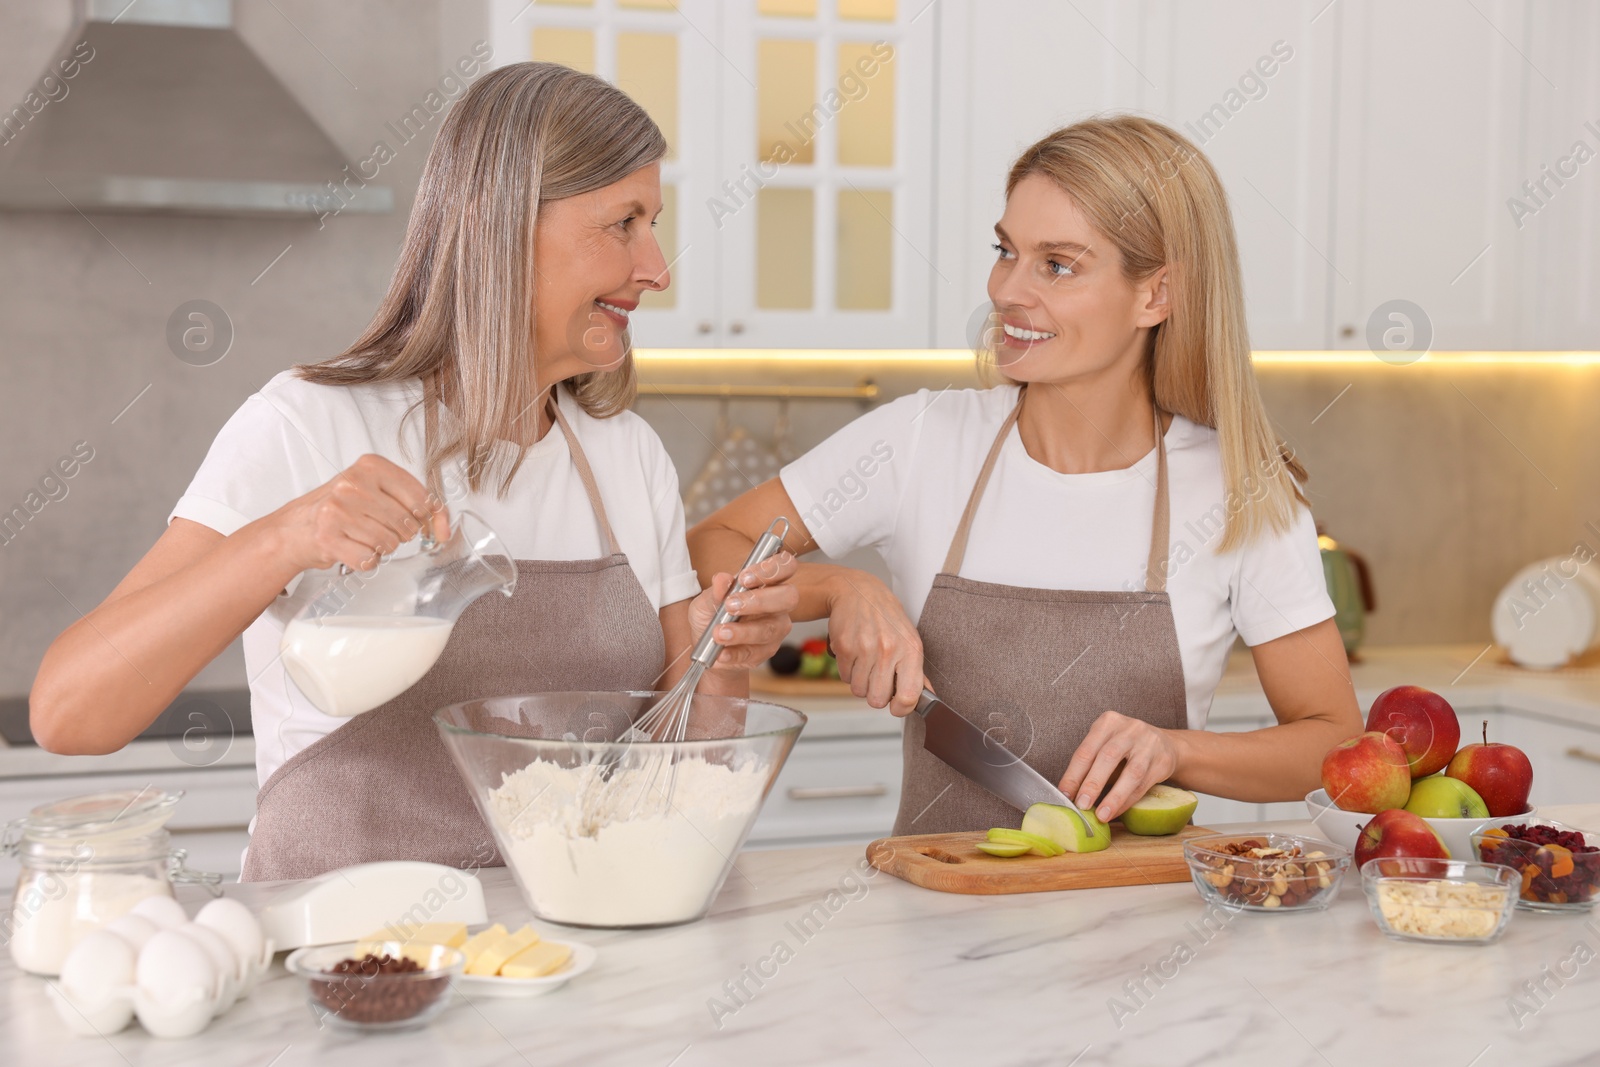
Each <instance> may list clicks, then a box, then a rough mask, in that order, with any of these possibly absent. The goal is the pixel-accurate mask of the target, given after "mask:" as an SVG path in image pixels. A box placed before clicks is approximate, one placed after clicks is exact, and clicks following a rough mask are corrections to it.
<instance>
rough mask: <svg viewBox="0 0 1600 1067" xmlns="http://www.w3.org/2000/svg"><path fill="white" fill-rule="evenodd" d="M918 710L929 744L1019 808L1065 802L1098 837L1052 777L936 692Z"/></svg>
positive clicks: (924, 740) (926, 694) (925, 742)
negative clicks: (973, 722)
mask: <svg viewBox="0 0 1600 1067" xmlns="http://www.w3.org/2000/svg"><path fill="white" fill-rule="evenodd" d="M917 714H918V715H920V716H922V721H923V724H924V729H923V737H922V747H923V748H925V749H927V750H928V751H929V752H932V753H933V754H934V755H935V756H937V757H939V759H941V760H943V761H944V762H945V763H947V764H949V765H950V766H951V767H953V768H955V769H956V770H958V771H960V772H961V773H962V774H963V775H965V776H966V777H968V778H970V779H972V780H973V781H974V782H976V783H978V784H979V785H981V786H983V788H985V789H987V790H988V791H989V792H991V793H993V794H994V795H995V796H997V797H999V798H1000V799H1001V800H1003V801H1005V802H1006V803H1007V804H1010V805H1011V806H1012V807H1013V808H1016V809H1017V810H1018V811H1027V810H1028V807H1029V805H1032V804H1059V805H1061V806H1062V807H1064V808H1069V809H1071V811H1072V812H1073V814H1075V815H1077V816H1078V821H1079V822H1081V823H1083V829H1084V831H1085V832H1086V833H1087V834H1088V835H1089V836H1090V837H1093V836H1094V827H1093V826H1092V825H1091V824H1090V823H1089V820H1088V819H1085V818H1084V817H1083V812H1081V811H1079V810H1078V805H1076V804H1074V803H1073V802H1072V801H1071V800H1069V799H1068V798H1067V796H1066V794H1065V793H1063V792H1061V790H1060V789H1057V788H1056V787H1055V785H1054V784H1052V783H1051V781H1050V779H1048V778H1046V777H1045V776H1044V775H1042V774H1040V773H1039V772H1038V771H1036V770H1034V769H1033V768H1032V767H1030V766H1028V765H1027V764H1026V763H1024V762H1023V761H1022V757H1020V756H1017V755H1015V754H1013V753H1012V752H1011V750H1010V749H1008V748H1006V747H1005V746H1004V745H1002V744H1000V743H999V742H998V741H996V740H995V739H994V738H992V737H990V736H989V735H988V734H986V733H985V732H984V731H982V730H980V729H979V728H978V727H976V726H974V725H973V724H972V723H971V722H968V721H967V720H966V719H965V718H963V717H962V716H961V714H960V713H959V712H958V711H956V710H955V709H954V708H952V707H951V706H950V705H949V704H946V703H945V702H944V701H942V700H940V699H939V698H938V697H937V696H935V695H934V694H933V693H932V692H931V691H929V690H927V689H924V690H923V691H922V697H921V699H919V700H918V701H917Z"/></svg>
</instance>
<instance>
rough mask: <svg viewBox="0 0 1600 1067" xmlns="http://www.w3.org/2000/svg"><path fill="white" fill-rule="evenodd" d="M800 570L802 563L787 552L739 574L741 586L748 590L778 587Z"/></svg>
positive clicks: (780, 553)
mask: <svg viewBox="0 0 1600 1067" xmlns="http://www.w3.org/2000/svg"><path fill="white" fill-rule="evenodd" d="M799 569H800V561H799V560H797V559H796V558H795V556H794V553H793V552H789V551H787V550H785V551H782V552H779V553H778V554H777V555H775V556H772V557H770V558H768V559H764V560H762V561H761V562H760V563H757V564H756V565H755V566H753V567H746V568H745V569H744V570H743V571H742V572H740V574H739V584H740V585H742V586H744V587H745V588H746V589H756V588H759V587H761V586H770V585H777V584H778V583H779V582H786V581H788V580H789V579H790V578H793V577H794V576H795V572H796V571H798V570H799Z"/></svg>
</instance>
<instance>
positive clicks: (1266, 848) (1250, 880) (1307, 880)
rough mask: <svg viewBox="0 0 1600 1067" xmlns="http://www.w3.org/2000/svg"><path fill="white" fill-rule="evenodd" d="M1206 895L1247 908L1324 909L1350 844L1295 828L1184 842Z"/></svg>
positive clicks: (1336, 886) (1340, 879) (1199, 886)
mask: <svg viewBox="0 0 1600 1067" xmlns="http://www.w3.org/2000/svg"><path fill="white" fill-rule="evenodd" d="M1183 858H1184V859H1185V860H1187V861H1188V863H1189V874H1190V875H1191V876H1192V877H1193V878H1194V884H1195V887H1196V888H1197V889H1199V890H1200V895H1201V896H1203V897H1205V898H1206V899H1207V900H1209V901H1212V902H1213V903H1216V904H1219V905H1221V906H1222V907H1225V908H1232V909H1235V910H1242V911H1321V910H1322V909H1323V908H1326V907H1327V906H1328V905H1329V904H1332V903H1333V898H1334V897H1335V896H1337V895H1338V893H1339V884H1340V883H1341V882H1343V881H1344V874H1345V871H1346V870H1348V869H1349V867H1350V850H1349V849H1347V848H1340V847H1339V846H1338V845H1335V844H1333V843H1332V842H1329V841H1319V840H1317V839H1316V838H1312V837H1296V836H1294V835H1292V834H1213V835H1211V836H1208V837H1192V838H1190V839H1189V840H1187V841H1185V842H1184V843H1183Z"/></svg>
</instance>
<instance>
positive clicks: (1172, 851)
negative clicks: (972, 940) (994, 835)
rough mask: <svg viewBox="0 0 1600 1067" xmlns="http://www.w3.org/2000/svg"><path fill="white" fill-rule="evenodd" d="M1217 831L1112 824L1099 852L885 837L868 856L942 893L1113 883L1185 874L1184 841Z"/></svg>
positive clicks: (945, 837)
mask: <svg viewBox="0 0 1600 1067" xmlns="http://www.w3.org/2000/svg"><path fill="white" fill-rule="evenodd" d="M1213 832H1214V831H1211V830H1207V829H1205V828H1204V827H1201V826H1186V827H1184V828H1183V832H1182V833H1177V834H1172V835H1170V836H1168V837H1141V836H1139V835H1138V834H1130V833H1129V832H1128V831H1126V830H1124V829H1123V828H1122V824H1121V823H1120V822H1114V823H1112V824H1111V847H1110V848H1106V849H1102V850H1100V851H1099V852H1083V853H1075V852H1068V853H1066V854H1065V855H1062V856H1049V857H1045V856H1019V857H1017V858H1016V859H1001V858H1000V857H998V856H990V855H988V854H987V853H984V852H979V851H978V842H979V841H982V840H984V839H985V835H984V834H983V833H982V832H981V831H977V832H972V833H961V834H921V835H917V836H914V837H885V838H881V839H880V840H877V841H874V842H873V843H872V844H870V845H868V846H867V860H868V862H870V863H871V864H872V865H873V866H874V867H876V868H878V870H880V871H887V872H888V873H890V874H892V875H894V876H895V877H896V878H904V879H905V880H906V881H908V882H910V883H911V884H912V885H920V886H922V887H923V888H924V889H936V890H938V891H939V892H941V893H974V894H979V893H987V894H996V893H1046V892H1050V891H1052V890H1057V889H1097V888H1101V887H1104V886H1114V885H1160V884H1162V883H1165V882H1187V881H1188V880H1189V865H1188V864H1187V863H1186V862H1184V859H1183V843H1184V841H1186V840H1188V839H1189V838H1191V837H1204V836H1205V835H1207V834H1210V833H1213Z"/></svg>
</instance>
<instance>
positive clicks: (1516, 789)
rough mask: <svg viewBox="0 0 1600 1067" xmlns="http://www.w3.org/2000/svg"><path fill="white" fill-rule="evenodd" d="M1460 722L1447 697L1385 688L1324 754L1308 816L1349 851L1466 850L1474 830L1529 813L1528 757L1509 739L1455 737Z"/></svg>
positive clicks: (1361, 859) (1441, 855)
mask: <svg viewBox="0 0 1600 1067" xmlns="http://www.w3.org/2000/svg"><path fill="white" fill-rule="evenodd" d="M1460 741H1461V725H1460V721H1459V720H1458V719H1457V718H1456V713H1455V709H1454V708H1452V707H1451V706H1450V704H1449V702H1448V701H1446V700H1445V699H1444V697H1442V696H1440V695H1439V694H1437V693H1432V692H1429V691H1428V690H1426V689H1423V688H1421V687H1420V686H1414V685H1402V686H1396V687H1395V688H1393V689H1388V690H1385V691H1384V692H1383V693H1381V694H1379V696H1378V698H1377V699H1376V700H1374V701H1373V702H1372V708H1371V710H1370V711H1369V712H1368V713H1367V722H1366V732H1365V733H1362V734H1358V735H1357V736H1355V737H1352V738H1350V739H1349V740H1348V741H1344V742H1341V743H1340V744H1338V745H1335V746H1334V747H1333V748H1332V749H1330V750H1329V751H1328V754H1327V756H1326V757H1324V759H1323V761H1322V788H1321V789H1314V790H1312V791H1311V792H1310V793H1307V794H1306V809H1307V811H1308V812H1309V813H1310V815H1311V821H1312V822H1314V823H1315V824H1316V825H1317V828H1318V829H1319V830H1320V831H1321V832H1322V833H1323V834H1325V835H1326V836H1327V837H1328V839H1329V840H1330V841H1333V842H1334V843H1335V844H1339V845H1343V846H1344V847H1346V848H1349V849H1350V850H1351V851H1352V852H1354V853H1355V863H1356V867H1357V868H1358V869H1359V868H1360V866H1361V865H1362V864H1363V863H1365V862H1366V861H1367V860H1369V859H1372V858H1374V857H1377V856H1396V857H1398V856H1415V857H1420V858H1436V859H1451V858H1454V859H1458V860H1472V859H1475V858H1476V855H1477V852H1476V849H1475V848H1474V846H1473V841H1472V835H1473V833H1475V832H1477V831H1481V830H1487V829H1491V828H1494V827H1498V826H1503V825H1507V824H1512V823H1518V822H1522V823H1526V822H1528V821H1529V820H1531V819H1533V818H1535V816H1536V814H1537V812H1536V810H1535V809H1534V808H1532V807H1530V806H1529V804H1528V793H1529V791H1530V790H1531V789H1532V787H1533V766H1532V764H1531V763H1530V762H1529V761H1528V757H1527V756H1526V755H1525V754H1524V753H1523V752H1522V750H1521V749H1519V748H1517V747H1516V746H1514V745H1505V744H1498V743H1490V741H1489V738H1488V724H1487V723H1485V724H1484V735H1483V741H1482V743H1473V744H1468V745H1464V746H1463V745H1461V744H1460Z"/></svg>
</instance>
